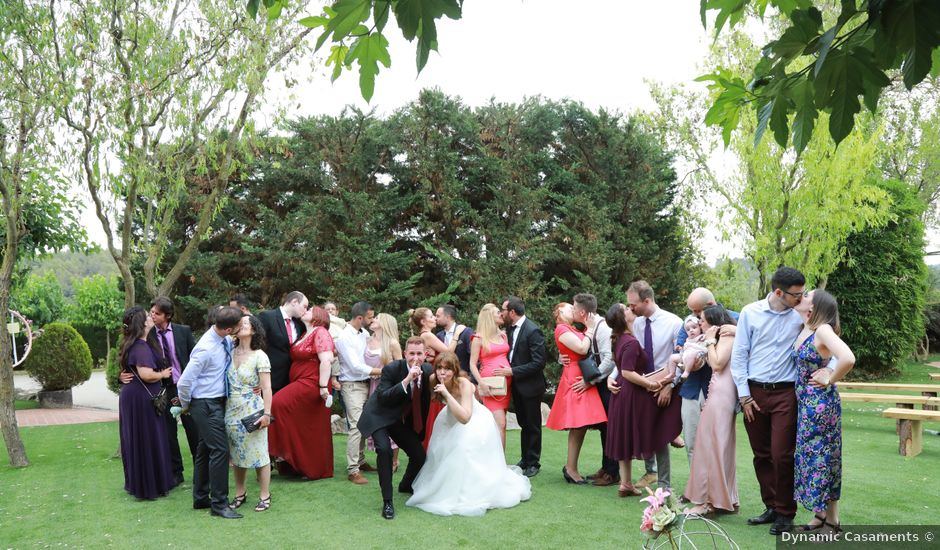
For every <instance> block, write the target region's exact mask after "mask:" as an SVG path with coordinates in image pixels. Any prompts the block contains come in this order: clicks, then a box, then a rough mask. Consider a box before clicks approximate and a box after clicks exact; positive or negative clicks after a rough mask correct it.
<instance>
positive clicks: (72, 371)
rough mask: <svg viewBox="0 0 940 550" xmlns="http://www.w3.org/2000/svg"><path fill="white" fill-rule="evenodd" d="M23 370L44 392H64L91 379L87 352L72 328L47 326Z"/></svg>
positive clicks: (89, 359) (35, 342) (83, 341)
mask: <svg viewBox="0 0 940 550" xmlns="http://www.w3.org/2000/svg"><path fill="white" fill-rule="evenodd" d="M24 366H25V367H26V371H27V372H29V375H30V376H32V377H33V378H35V379H36V380H37V381H38V382H39V383H40V384H42V389H43V390H44V391H55V390H67V389H71V388H72V387H74V386H77V385H79V384H81V383H82V382H84V381H86V380H88V379H89V378H90V377H91V367H92V360H91V350H90V349H88V344H87V343H85V340H84V339H83V338H82V335H81V334H79V333H78V331H77V330H75V329H74V328H72V325H69V324H67V323H49V324H48V325H46V326H45V327H43V332H42V336H40V337H39V338H37V339H36V340H35V341H34V342H33V350H32V352H30V354H29V357H27V358H26V361H25V364H24Z"/></svg>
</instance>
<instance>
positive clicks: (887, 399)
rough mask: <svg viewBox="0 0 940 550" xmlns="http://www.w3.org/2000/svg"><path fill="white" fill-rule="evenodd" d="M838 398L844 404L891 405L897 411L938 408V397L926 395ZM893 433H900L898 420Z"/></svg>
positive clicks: (842, 394) (857, 394)
mask: <svg viewBox="0 0 940 550" xmlns="http://www.w3.org/2000/svg"><path fill="white" fill-rule="evenodd" d="M839 398H840V399H841V400H842V401H844V402H851V403H893V404H894V406H895V407H896V408H898V409H913V408H914V405H920V406H921V408H922V409H923V410H925V411H929V410H937V407H938V406H940V397H929V396H926V395H897V394H890V393H861V392H849V391H845V392H839ZM895 433H897V434H899V435H900V433H901V421H900V420H898V422H897V426H896V427H895Z"/></svg>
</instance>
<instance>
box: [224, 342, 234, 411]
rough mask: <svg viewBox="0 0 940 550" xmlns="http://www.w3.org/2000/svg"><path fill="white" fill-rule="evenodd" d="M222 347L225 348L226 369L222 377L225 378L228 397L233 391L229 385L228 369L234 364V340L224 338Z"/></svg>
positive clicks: (226, 395)
mask: <svg viewBox="0 0 940 550" xmlns="http://www.w3.org/2000/svg"><path fill="white" fill-rule="evenodd" d="M222 348H223V349H225V371H224V372H223V373H222V379H223V380H225V397H228V396H229V393H230V392H231V388H229V385H228V370H229V368H231V366H232V341H231V340H229V339H228V338H223V339H222Z"/></svg>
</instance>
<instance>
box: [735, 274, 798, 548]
mask: <svg viewBox="0 0 940 550" xmlns="http://www.w3.org/2000/svg"><path fill="white" fill-rule="evenodd" d="M805 285H806V279H805V278H804V277H803V274H802V273H800V272H799V271H797V270H796V269H793V268H792V267H781V268H780V269H778V270H777V271H776V272H775V273H774V275H773V277H772V278H771V280H770V286H771V288H772V289H773V291H772V292H771V293H770V294H768V295H767V298H765V299H763V300H760V301H759V302H754V303H751V304H748V305H746V306H745V307H744V309H743V310H741V315H740V317H739V319H738V328H737V332H736V336H735V339H734V348H733V349H732V351H731V377H732V378H733V379H734V383H735V386H737V389H738V399H739V400H740V401H741V408H742V410H743V412H744V427H745V429H746V430H747V437H748V439H749V440H750V443H751V450H752V451H753V452H754V473H755V474H757V482H758V484H759V485H760V494H761V500H763V502H764V506H765V507H766V509H765V510H764V512H763V513H761V514H760V515H758V516H755V517H753V518H750V519H748V520H747V522H748V523H749V524H751V525H760V524H764V523H771V522H772V523H773V525H772V526H771V528H770V534H771V535H779V534H780V533H783V532H785V531H790V530H792V529H793V517H794V516H795V515H796V501H795V500H794V499H793V451H794V448H795V447H796V393H795V391H794V383H795V382H796V365H795V363H794V361H793V358H792V356H791V351H792V349H793V343H794V341H795V340H796V337H797V335H798V334H799V333H800V327H801V325H802V322H803V320H802V317H801V316H800V314H799V313H798V312H797V311H796V310H794V309H793V308H794V307H795V306H796V305H797V304H799V303H800V301H802V299H803V292H804V289H805Z"/></svg>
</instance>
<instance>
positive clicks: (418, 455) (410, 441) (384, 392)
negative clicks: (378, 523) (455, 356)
mask: <svg viewBox="0 0 940 550" xmlns="http://www.w3.org/2000/svg"><path fill="white" fill-rule="evenodd" d="M424 359H425V353H424V341H423V340H421V337H420V336H412V337H411V338H409V339H408V341H407V342H406V343H405V358H404V359H399V360H397V361H392V362H391V363H389V364H388V365H385V368H383V369H382V378H381V379H380V380H379V386H378V388H376V390H375V392H374V393H373V394H372V396H371V397H369V400H368V401H366V404H365V407H363V409H362V414H361V415H360V416H359V423H358V427H359V432H360V433H361V434H362V437H363V438H367V437H369V436H370V435H371V436H372V440H373V441H374V442H375V452H376V455H377V456H378V458H377V460H378V464H377V466H378V470H379V485H380V486H381V488H382V503H383V505H382V517H383V518H385V519H392V518H394V517H395V507H394V505H393V504H392V444H391V441H390V438H391V439H394V440H395V443H397V444H398V448H399V449H401V450H403V451H405V454H406V455H408V468H407V469H406V470H405V475H404V476H403V477H402V478H401V483H399V484H398V492H400V493H409V494H410V493H412V492H413V491H412V489H411V484H412V482H413V481H414V479H415V477H417V475H418V472H419V471H420V470H421V467H422V466H424V459H425V453H424V447H423V446H422V445H421V442H422V440H423V439H424V425H425V421H426V419H427V416H428V406H429V405H430V403H431V390H430V388H429V386H430V382H429V380H428V379H429V377H430V376H431V371H432V368H431V365H430V364H428V363H425V362H424Z"/></svg>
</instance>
